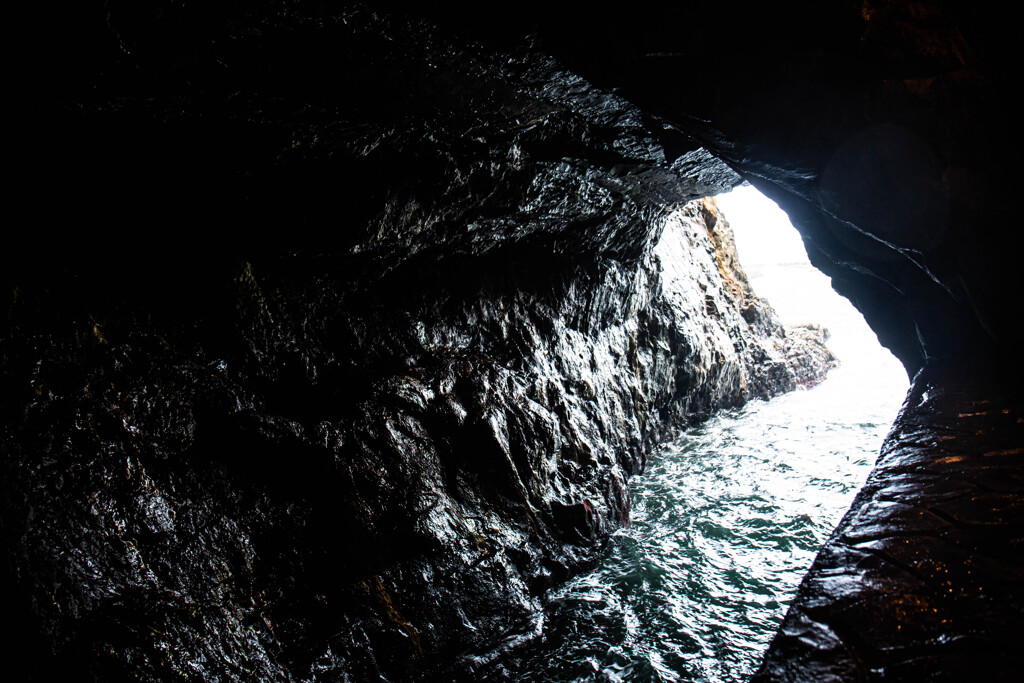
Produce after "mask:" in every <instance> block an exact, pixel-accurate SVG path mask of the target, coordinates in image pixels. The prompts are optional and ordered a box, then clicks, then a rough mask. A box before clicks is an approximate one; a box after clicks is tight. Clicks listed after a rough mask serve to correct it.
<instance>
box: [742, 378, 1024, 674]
mask: <svg viewBox="0 0 1024 683" xmlns="http://www.w3.org/2000/svg"><path fill="white" fill-rule="evenodd" d="M1022 445H1024V402H1022V400H1021V398H1020V397H1019V395H1015V394H1013V393H1011V392H1010V391H1009V390H1007V389H1006V388H1003V387H998V386H996V385H995V383H994V382H991V381H982V380H979V379H977V378H976V377H968V376H966V375H964V374H958V373H952V372H949V371H944V370H941V369H927V368H926V369H925V370H923V371H922V372H921V373H919V375H918V376H917V378H916V379H915V381H914V384H913V386H912V388H911V391H910V393H909V395H908V397H907V401H906V403H905V404H904V407H903V410H902V412H901V413H900V416H899V417H898V418H897V420H896V423H895V425H894V426H893V429H892V431H891V432H890V434H889V437H888V438H887V440H886V443H885V445H884V446H883V448H882V454H881V457H880V458H879V460H878V463H877V465H876V468H875V470H874V471H873V472H872V474H871V475H870V477H869V478H868V481H867V484H866V485H865V487H864V488H863V490H862V491H861V492H860V493H859V494H858V496H857V499H856V500H855V502H854V504H853V506H852V507H851V509H850V511H849V512H848V513H847V515H846V516H845V517H844V519H843V521H842V522H841V523H840V525H839V527H838V528H837V529H836V531H835V533H834V534H833V535H832V537H831V539H829V541H828V542H827V543H826V545H825V547H824V548H823V549H822V551H821V553H820V554H819V555H818V558H817V559H816V561H815V563H814V565H813V567H812V569H811V571H810V573H809V574H808V576H807V577H806V578H805V579H804V581H803V584H802V585H801V587H800V592H799V594H798V597H797V599H796V601H795V602H794V604H793V606H792V607H791V609H790V611H789V614H788V615H787V617H786V619H785V621H784V622H783V625H782V628H781V630H780V631H779V633H778V634H777V635H776V637H775V639H774V641H773V642H772V645H771V647H770V649H769V652H768V655H767V657H766V658H765V661H764V663H763V664H762V667H761V669H760V670H759V672H758V673H757V675H755V677H754V680H755V681H824V680H900V681H919V680H975V681H994V680H999V681H1011V680H1015V681H1019V680H1022V677H1024V650H1022V649H1021V643H1024V569H1022V567H1024V477H1022V476H1021V472H1020V459H1021V457H1022V456H1024V447H1022Z"/></svg>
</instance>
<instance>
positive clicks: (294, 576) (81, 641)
mask: <svg viewBox="0 0 1024 683" xmlns="http://www.w3.org/2000/svg"><path fill="white" fill-rule="evenodd" d="M157 5H159V3H157ZM270 6H271V7H273V8H277V9H279V10H281V11H279V12H278V11H268V10H267V8H266V7H265V6H264V5H262V4H259V3H257V4H256V5H254V7H255V9H252V10H249V11H245V12H239V13H237V14H230V15H225V16H227V18H225V16H222V15H219V14H214V15H210V16H207V15H201V18H203V19H204V21H205V23H201V24H198V25H196V26H199V28H201V30H199V28H197V27H196V26H193V25H190V24H189V23H188V22H184V21H177V20H175V17H178V18H179V19H180V16H179V15H177V14H175V13H176V12H188V11H193V12H195V11H198V10H195V9H194V8H191V9H189V8H184V9H182V8H181V7H179V6H178V5H177V4H175V3H170V4H168V6H167V7H163V6H162V5H161V7H162V11H161V12H156V13H154V14H148V13H146V12H141V13H139V12H129V11H128V10H125V9H123V8H119V6H118V4H117V3H109V7H108V9H109V12H110V15H109V17H108V20H107V21H108V29H109V31H110V33H102V35H105V36H106V37H107V38H108V39H111V38H112V37H116V40H117V41H119V42H120V43H121V44H122V45H123V46H124V47H125V48H127V50H128V52H127V54H126V53H117V55H116V56H115V57H111V58H110V59H109V60H104V59H100V58H97V59H99V61H100V62H101V63H102V64H103V69H98V70H96V71H95V72H90V74H89V75H90V78H91V79H92V80H91V81H90V85H91V87H89V88H85V89H84V90H82V91H76V92H73V93H71V95H67V97H68V99H66V100H63V101H61V102H60V103H59V105H60V106H58V107H56V109H54V110H51V111H49V112H48V118H47V119H46V121H48V122H50V121H58V122H60V123H61V124H62V125H61V126H60V127H56V128H55V129H54V130H53V131H51V136H50V137H49V138H47V142H46V143H45V144H48V145H50V146H52V147H53V151H55V152H59V155H60V158H61V159H63V160H65V161H66V163H63V164H58V165H55V167H54V168H48V169H47V170H46V173H47V174H48V175H47V177H48V178H49V180H50V182H51V183H53V184H56V186H57V187H60V188H62V189H64V188H66V189H67V190H68V195H69V197H66V198H65V199H66V200H70V201H71V203H70V204H68V203H63V204H61V205H55V206H50V207H47V208H46V209H45V210H47V211H52V212H55V215H62V213H61V212H65V211H71V210H73V211H74V212H83V213H85V214H86V215H96V214H97V213H98V212H99V211H100V210H101V207H102V210H103V211H104V215H107V216H108V218H109V223H108V229H107V232H105V233H104V234H103V235H102V236H100V237H99V238H97V239H93V238H92V237H90V238H88V239H82V240H80V241H79V242H75V241H72V242H70V243H68V244H66V245H64V248H63V249H61V248H59V247H57V246H54V248H53V250H52V252H47V251H45V250H43V251H32V249H30V248H29V247H33V248H36V249H40V248H41V247H40V245H39V244H35V243H34V242H33V239H34V238H33V236H32V235H27V236H25V240H26V245H28V246H26V245H21V246H22V247H23V251H22V252H18V253H20V254H22V255H24V257H25V258H24V259H22V260H21V261H20V262H18V263H13V262H12V263H11V268H10V269H9V270H8V271H7V277H8V278H9V279H10V280H11V282H12V284H11V286H10V287H8V288H7V289H6V290H5V291H6V299H5V301H4V304H5V305H4V311H5V313H4V315H5V317H4V327H3V330H2V332H0V354H2V358H3V373H4V377H3V387H4V389H3V394H2V396H0V409H2V414H3V427H2V431H0V444H2V449H3V453H4V458H3V472H2V481H3V492H4V496H3V510H2V517H0V519H2V524H3V526H2V533H3V539H4V548H5V552H6V555H5V559H6V565H5V567H6V569H5V572H6V574H5V580H6V583H7V585H8V586H9V587H11V589H10V590H9V591H8V592H7V593H8V598H7V599H8V601H9V603H10V604H9V605H8V608H9V609H8V611H7V614H8V615H9V619H12V620H15V621H17V622H18V623H20V624H24V626H25V628H24V630H23V632H22V636H21V640H20V641H15V645H16V651H17V652H16V654H15V655H14V656H13V659H12V661H16V662H19V663H21V664H22V665H27V666H28V667H29V669H30V671H31V676H32V677H34V678H35V679H38V680H51V679H54V678H68V677H86V678H88V677H92V678H96V679H102V680H106V679H115V678H122V677H131V678H135V679H141V680H175V679H186V680H349V679H351V680H372V679H374V678H377V677H383V678H387V679H389V680H409V679H417V678H418V679H424V680H428V679H429V680H432V679H433V678H435V677H436V676H472V675H474V672H475V671H478V670H479V669H480V667H484V666H486V664H487V662H488V661H489V659H490V658H492V657H493V656H495V654H496V653H498V652H500V651H501V650H502V649H503V648H509V647H514V646H515V645H516V644H517V643H518V642H520V641H521V640H522V639H524V638H528V637H529V636H530V634H531V632H532V630H533V629H534V626H535V623H536V619H537V615H538V609H539V607H540V601H541V600H542V596H543V593H544V591H545V589H546V588H547V587H549V586H551V585H552V584H553V583H555V582H557V581H559V580H561V579H563V578H565V577H566V576H568V575H569V574H570V573H572V572H575V571H578V570H579V569H580V568H581V567H583V566H586V564H587V563H588V562H590V561H591V560H592V559H593V558H594V557H595V554H596V553H597V551H599V550H600V548H601V545H602V543H603V541H604V539H605V538H606V537H607V535H608V534H609V533H610V532H611V531H613V530H614V529H616V528H618V527H619V526H621V525H624V524H628V520H629V496H628V491H627V488H626V478H627V477H628V476H629V475H631V474H634V473H636V472H639V471H640V470H641V469H642V468H643V464H644V457H645V453H646V452H647V451H648V449H649V448H650V447H651V445H652V444H653V443H654V442H655V440H656V439H657V438H659V437H660V436H661V435H663V434H665V433H666V432H668V431H669V430H672V429H676V428H680V427H682V426H685V425H686V424H688V423H690V422H691V421H693V420H699V419H702V418H704V417H706V416H708V415H709V414H710V413H711V412H712V411H714V410H716V409H718V408H721V407H725V406H734V405H739V404H741V403H742V402H744V401H745V400H747V399H749V398H751V397H755V396H769V395H771V394H774V393H777V392H779V391H785V390H789V389H792V388H794V387H796V386H800V385H807V384H809V383H813V382H814V381H817V380H819V379H820V378H821V377H822V376H823V374H824V372H825V371H826V370H827V368H828V366H829V364H830V362H831V358H830V356H829V355H828V354H827V351H826V350H824V348H823V347H822V346H821V345H820V343H819V341H818V340H817V339H815V338H814V337H813V336H809V334H808V333H807V332H806V331H804V332H792V333H790V332H787V331H786V330H784V329H783V328H782V327H781V326H780V325H779V324H778V322H777V321H776V320H775V318H774V316H773V314H772V312H771V310H770V308H769V307H768V306H767V305H766V304H765V303H764V302H763V301H761V300H759V299H757V298H756V296H755V295H754V294H753V292H752V291H751V290H750V288H749V285H748V284H747V282H746V278H745V276H744V275H743V273H742V270H741V269H740V268H739V265H738V263H737V261H736V259H735V254H734V251H733V247H732V246H731V236H730V233H729V230H728V226H727V224H726V222H725V221H724V219H723V218H722V217H721V215H720V214H719V213H718V211H717V208H716V207H715V205H714V203H713V201H710V200H705V201H702V200H700V199H699V198H700V197H702V196H703V195H705V194H708V193H713V192H716V191H719V190H721V189H723V188H726V187H730V186H731V185H733V184H735V183H736V182H738V178H737V176H736V175H735V174H734V173H733V172H731V171H730V170H729V169H728V168H726V167H725V166H723V165H722V164H721V163H720V162H718V161H717V160H715V159H714V158H712V157H711V156H710V155H708V154H707V153H706V152H705V151H704V150H703V149H701V148H700V147H699V146H697V145H695V144H692V143H688V144H689V145H690V146H689V148H688V149H680V148H679V147H678V144H679V143H680V140H683V141H684V142H686V140H685V138H684V137H683V136H681V135H679V134H678V133H675V134H672V135H670V136H668V137H669V138H670V139H671V140H672V141H673V143H672V144H674V145H677V146H676V147H675V148H674V150H673V153H671V154H668V153H667V152H666V142H665V141H664V140H663V137H665V136H664V133H665V131H666V130H667V129H666V128H665V126H663V125H662V124H661V123H660V122H658V121H656V120H652V119H650V118H649V117H646V116H645V115H644V114H642V113H641V112H640V111H639V110H638V109H636V108H635V107H634V106H632V105H630V104H628V103H627V102H625V101H624V100H622V99H620V98H618V97H616V96H615V95H613V94H611V93H609V92H606V91H603V90H600V89H598V88H596V87H594V86H592V85H591V84H589V83H587V82H586V81H584V80H582V79H580V78H579V77H578V76H575V75H573V74H571V73H569V72H567V71H565V70H564V69H563V68H561V67H560V66H558V64H557V63H556V62H554V61H553V60H551V59H550V58H547V57H544V56H542V55H541V54H539V53H537V52H536V51H533V50H530V49H519V50H516V51H513V52H507V53H505V52H496V51H494V50H485V49H483V48H482V47H480V46H479V45H477V44H475V43H473V42H470V41H465V40H462V39H458V38H453V37H451V36H449V35H447V34H446V33H445V32H443V31H441V30H438V29H436V28H434V27H432V26H431V25H430V24H429V23H425V22H420V21H416V20H408V19H403V18H400V17H394V16H386V15H376V14H373V13H371V12H370V11H369V10H367V9H365V8H361V7H358V6H353V7H348V8H345V9H344V10H335V11H333V12H326V11H321V10H318V9H316V8H310V7H301V8H300V7H299V6H298V5H295V4H294V3H270ZM190 7H191V6H190ZM163 10H166V12H164V11H163ZM193 18H194V16H193ZM97 52H98V53H101V56H102V52H103V51H102V50H100V49H97ZM310 64H316V65H317V66H316V69H315V70H314V73H310V72H309V65H310ZM328 65H329V66H328ZM83 68H84V67H83ZM314 75H315V78H314ZM97 158H99V159H104V160H105V161H104V164H103V171H104V172H103V173H101V174H96V173H91V172H90V169H89V168H88V166H89V163H90V160H93V159H97ZM50 186H51V187H52V186H53V185H50ZM691 200H695V201H691ZM70 207H73V208H70ZM140 230H145V231H150V232H154V231H156V232H159V231H164V232H162V233H161V234H158V235H157V236H156V237H157V244H158V246H159V248H160V251H158V252H151V251H147V250H144V249H137V250H135V251H134V252H129V256H128V257H127V259H126V258H125V257H124V255H123V254H122V253H118V254H116V255H115V254H111V253H106V247H107V246H108V244H109V243H111V242H119V241H124V240H128V239H130V238H132V237H133V236H134V235H137V233H138V232H139V231H140ZM40 255H41V258H33V256H35V257H39V256H40ZM51 257H52V258H51Z"/></svg>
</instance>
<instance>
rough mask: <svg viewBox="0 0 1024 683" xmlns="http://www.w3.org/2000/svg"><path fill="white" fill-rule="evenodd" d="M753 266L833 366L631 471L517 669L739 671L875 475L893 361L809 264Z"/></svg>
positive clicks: (543, 672)
mask: <svg viewBox="0 0 1024 683" xmlns="http://www.w3.org/2000/svg"><path fill="white" fill-rule="evenodd" d="M739 240H740V235H737V241H738V242H739ZM740 248H741V258H742V256H743V254H742V243H740ZM748 272H749V273H750V274H751V276H752V282H753V286H754V288H755V290H756V291H757V292H758V294H760V295H761V296H766V297H767V298H768V299H769V300H770V301H772V302H773V304H774V305H775V307H776V309H777V310H778V311H779V313H780V314H781V316H782V319H783V320H784V321H785V322H787V323H798V322H819V323H823V324H825V325H826V326H828V327H829V328H830V329H831V331H832V333H833V339H832V340H831V341H830V344H829V345H830V346H831V347H832V348H833V351H834V352H835V353H836V354H837V355H838V356H839V358H840V359H841V363H842V364H841V366H840V367H839V368H837V369H836V370H833V371H832V373H830V375H829V378H828V379H827V380H826V381H825V382H824V383H822V384H821V385H819V386H818V387H815V388H813V389H810V390H806V391H797V392H793V393H791V394H787V395H784V396H781V397H778V398H776V399H773V400H771V401H753V402H751V403H750V404H748V405H747V406H746V407H744V408H743V409H741V410H736V411H732V412H728V413H724V414H721V415H719V416H717V417H715V418H713V419H712V420H710V421H708V422H707V423H705V424H703V425H701V426H700V427H698V428H696V429H693V430H691V431H689V432H688V433H686V434H684V435H683V436H681V437H680V438H678V439H676V440H675V441H673V442H672V443H668V444H665V445H664V446H663V447H662V448H660V449H659V450H658V451H657V452H655V453H654V454H652V456H651V458H650V460H649V463H648V469H647V471H646V472H645V473H644V474H643V475H641V476H638V477H635V478H634V479H633V481H632V487H631V494H632V499H633V515H632V520H633V525H632V528H631V529H624V530H621V531H619V532H618V533H616V534H615V536H613V538H612V540H611V543H610V545H609V547H608V552H607V555H606V557H605V558H604V561H603V562H602V563H601V565H600V566H598V567H597V568H596V569H595V570H594V571H592V572H590V573H588V574H585V575H583V576H580V577H578V578H576V579H575V580H573V581H572V582H570V583H569V584H568V585H566V586H564V587H563V588H561V589H559V590H558V591H557V592H555V593H553V594H552V595H551V596H550V603H549V606H548V609H547V611H546V614H545V624H544V629H543V633H542V635H541V637H540V639H539V642H538V643H536V645H534V646H533V647H531V650H530V652H529V653H528V654H526V655H525V658H524V659H523V660H520V662H519V665H518V666H517V667H515V669H516V671H515V672H514V673H515V679H516V680H520V681H683V680H699V681H744V680H746V679H747V678H748V677H749V676H750V675H751V674H752V673H753V672H754V671H755V670H756V668H757V666H758V664H759V663H760V659H761V656H762V654H763V652H764V650H765V648H766V647H767V645H768V643H769V641H770V640H771V638H772V636H773V635H774V633H775V631H776V629H777V628H778V626H779V624H780V623H781V621H782V618H783V616H784V614H785V611H786V608H787V606H788V604H789V602H790V601H791V600H792V598H793V596H794V595H795V592H796V589H797V587H798V585H799V583H800V580H801V579H802V577H803V575H804V574H805V573H806V571H807V569H808V568H809V567H810V565H811V562H812V561H813V559H814V556H815V554H816V553H817V550H818V548H819V547H820V546H821V544H822V543H823V542H824V541H825V540H826V539H827V538H828V536H829V534H830V533H831V531H832V529H833V528H834V527H835V525H836V524H837V523H838V522H839V520H840V518H841V517H842V515H843V514H844V513H845V511H846V510H847V508H848V507H849V505H850V503H851V502H852V501H853V497H854V495H855V494H856V492H857V490H858V489H859V488H860V486H861V485H862V484H863V482H864V479H865V478H866V477H867V475H868V472H869V471H870V470H871V467H872V465H873V463H874V460H875V458H876V457H877V454H878V450H879V447H880V446H881V443H882V440H883V439H884V437H885V434H886V432H887V431H888V428H889V425H890V424H891V422H892V420H893V418H894V417H895V416H896V413H897V411H898V409H899V406H900V404H901V403H902V400H903V397H904V394H905V393H906V390H907V378H906V375H905V373H904V371H903V369H902V367H901V366H900V365H899V363H898V362H897V361H896V360H895V359H894V358H893V357H892V356H891V355H890V354H889V353H888V352H886V351H884V350H883V349H882V348H881V347H880V346H879V345H878V342H877V340H876V339H875V336H874V334H873V333H872V332H871V331H870V329H869V328H868V327H867V326H866V324H865V323H864V321H863V318H862V317H861V316H860V314H859V313H858V312H857V311H856V310H855V309H854V308H853V307H852V306H851V305H850V304H849V303H848V302H847V301H846V300H845V299H842V298H841V297H839V296H838V295H837V294H835V293H834V292H833V291H832V290H831V289H830V288H829V285H828V280H827V278H825V277H824V276H823V275H822V274H821V273H819V272H818V271H816V270H814V269H813V268H811V267H810V265H809V264H797V265H794V264H789V265H771V264H758V265H756V266H754V267H749V266H748Z"/></svg>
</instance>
